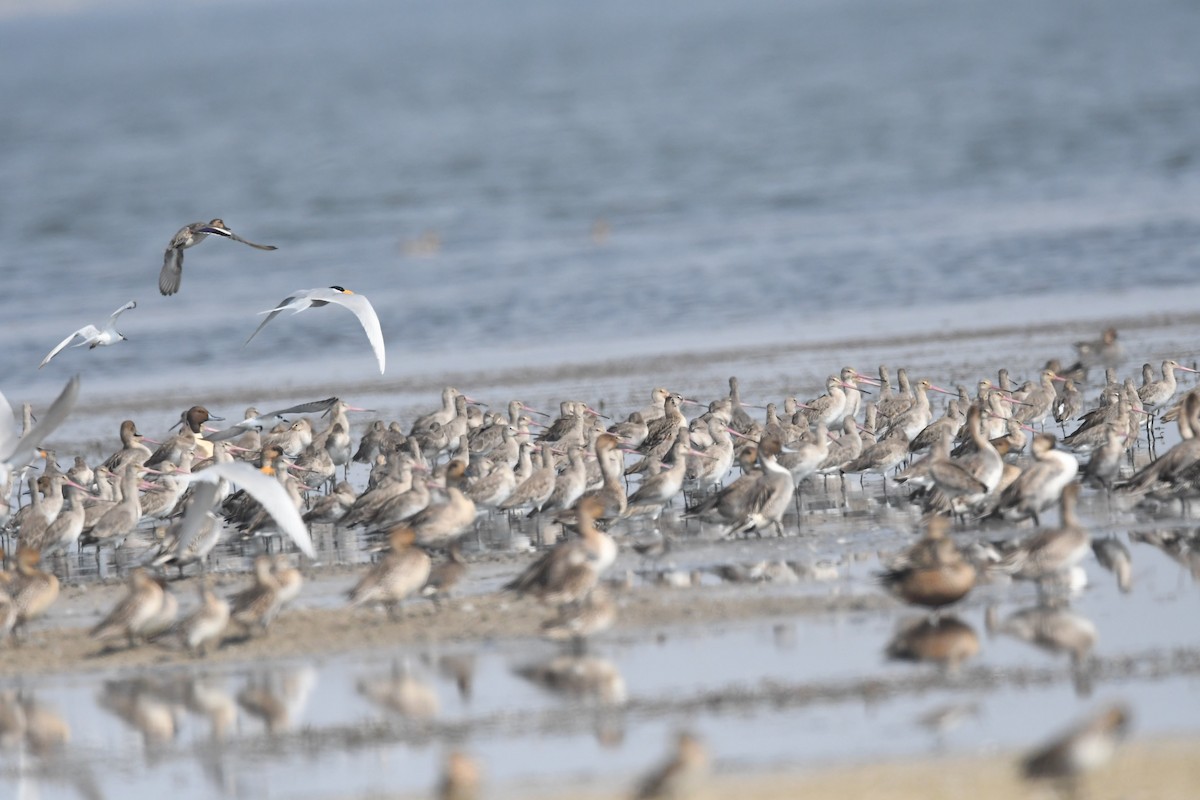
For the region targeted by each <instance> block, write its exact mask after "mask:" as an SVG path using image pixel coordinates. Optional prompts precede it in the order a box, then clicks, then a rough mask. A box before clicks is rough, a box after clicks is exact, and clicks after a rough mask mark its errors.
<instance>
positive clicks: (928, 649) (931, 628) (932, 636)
mask: <svg viewBox="0 0 1200 800" xmlns="http://www.w3.org/2000/svg"><path fill="white" fill-rule="evenodd" d="M884 652H885V653H886V654H887V657H888V658H890V659H893V660H896V661H917V662H922V663H929V664H937V665H938V666H939V667H941V668H942V669H945V670H946V671H948V672H953V671H955V670H957V669H958V667H959V666H960V665H961V664H962V663H963V662H964V661H967V660H968V659H971V658H974V657H975V656H977V655H979V636H978V634H976V633H975V629H974V628H972V627H971V626H970V625H968V624H967V623H965V622H963V621H962V620H961V619H959V618H958V617H954V616H941V617H939V618H937V619H934V618H931V617H919V618H913V619H909V620H906V621H904V622H901V624H900V627H899V629H898V630H897V631H896V634H895V635H894V636H893V637H892V640H891V641H890V642H888V644H887V648H886V649H885V650H884Z"/></svg>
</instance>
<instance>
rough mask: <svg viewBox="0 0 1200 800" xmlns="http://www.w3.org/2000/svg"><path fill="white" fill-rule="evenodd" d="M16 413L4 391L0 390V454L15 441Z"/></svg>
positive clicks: (14, 443)
mask: <svg viewBox="0 0 1200 800" xmlns="http://www.w3.org/2000/svg"><path fill="white" fill-rule="evenodd" d="M17 438H18V437H17V415H16V414H14V413H13V407H12V406H11V405H9V403H8V398H7V397H5V396H4V392H0V454H3V453H7V452H8V451H9V450H10V449H12V448H13V447H14V446H15V445H16V443H17Z"/></svg>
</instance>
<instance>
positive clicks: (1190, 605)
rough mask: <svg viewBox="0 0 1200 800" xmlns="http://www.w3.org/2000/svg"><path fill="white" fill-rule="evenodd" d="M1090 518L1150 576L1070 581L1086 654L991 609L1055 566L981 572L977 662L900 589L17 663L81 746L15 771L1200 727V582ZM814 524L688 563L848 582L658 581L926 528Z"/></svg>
mask: <svg viewBox="0 0 1200 800" xmlns="http://www.w3.org/2000/svg"><path fill="white" fill-rule="evenodd" d="M1084 514H1085V523H1086V524H1087V525H1088V527H1089V529H1091V530H1092V532H1093V534H1094V535H1097V536H1099V535H1107V534H1109V533H1115V534H1117V535H1118V537H1119V538H1120V539H1121V540H1122V541H1124V542H1126V544H1127V546H1128V547H1129V548H1130V550H1131V553H1132V557H1133V564H1134V584H1133V590H1132V592H1131V593H1129V594H1123V593H1121V592H1120V591H1119V590H1118V588H1117V586H1116V582H1115V580H1114V579H1113V576H1112V575H1111V574H1109V573H1107V572H1105V571H1104V570H1102V569H1101V568H1100V567H1099V566H1098V565H1097V564H1096V562H1095V561H1093V560H1090V559H1089V561H1088V562H1086V571H1087V573H1088V578H1089V585H1088V586H1087V588H1086V589H1084V590H1083V591H1082V592H1081V593H1079V594H1077V595H1076V596H1075V597H1073V598H1072V599H1071V601H1070V606H1069V613H1071V614H1073V615H1075V616H1076V617H1077V618H1079V619H1081V620H1083V621H1084V622H1083V623H1082V624H1087V623H1090V624H1091V625H1093V626H1094V628H1095V630H1096V633H1097V638H1096V644H1095V646H1094V648H1093V649H1092V650H1091V652H1090V653H1089V654H1088V655H1087V657H1086V658H1085V659H1084V660H1083V661H1081V662H1080V663H1079V664H1078V665H1077V666H1072V664H1071V661H1070V658H1069V657H1068V655H1067V654H1065V653H1063V652H1054V651H1049V650H1045V649H1042V648H1038V647H1035V646H1034V645H1032V644H1030V643H1028V642H1024V641H1020V640H1018V639H1016V638H1014V637H1013V636H1011V635H1005V634H1003V633H998V632H993V631H991V630H990V629H989V626H988V624H987V623H986V621H985V617H986V616H987V612H988V610H989V609H991V611H992V612H993V613H995V616H996V619H998V620H1000V621H1001V624H1002V625H1003V621H1004V620H1006V619H1010V618H1011V617H1012V615H1014V614H1017V613H1019V612H1021V611H1026V610H1028V609H1030V608H1033V607H1036V606H1037V605H1038V602H1039V601H1038V595H1037V593H1036V592H1035V591H1034V589H1033V587H1032V586H1029V585H1013V586H1009V585H1004V584H998V585H994V586H981V587H979V588H977V589H976V591H975V592H974V593H973V594H972V596H971V597H970V598H969V601H968V602H967V603H966V604H964V605H963V606H962V607H961V608H960V609H957V610H956V612H955V614H954V616H953V617H952V620H954V621H953V622H951V623H945V624H954V625H958V626H959V629H960V632H961V633H960V635H962V636H966V637H967V638H969V639H971V640H973V642H974V645H975V647H976V648H977V649H978V654H977V655H975V656H974V657H970V658H967V659H965V660H964V661H963V662H962V663H961V664H960V665H958V666H957V667H953V666H951V667H940V666H938V665H937V664H932V663H910V662H906V661H897V660H895V659H890V658H888V657H887V656H886V653H885V650H886V649H887V646H888V644H889V642H891V641H892V639H893V637H895V636H896V635H897V633H898V631H899V630H900V629H901V628H902V627H903V626H905V625H911V624H914V623H915V622H917V621H919V620H920V619H921V617H920V615H919V614H914V612H911V611H908V610H905V609H901V608H888V609H884V610H879V609H863V610H858V611H856V610H842V611H831V612H827V613H819V614H809V615H803V616H799V617H792V618H764V619H750V620H741V621H722V622H715V623H711V622H710V623H707V624H690V625H680V626H672V627H668V628H662V629H659V630H658V631H657V632H655V631H651V632H649V633H647V634H635V633H630V632H622V631H621V628H620V626H618V628H617V629H616V630H615V631H614V632H612V633H610V634H608V635H605V636H602V637H600V638H599V639H598V640H597V641H596V642H594V643H593V644H592V646H591V648H590V649H589V651H588V652H587V653H586V654H584V655H582V656H576V655H572V654H571V653H569V652H568V651H566V650H563V649H561V648H559V647H557V646H555V645H553V644H551V643H547V642H539V641H524V640H516V641H504V640H500V641H496V642H491V643H487V642H480V643H477V644H475V645H468V644H461V643H460V644H452V645H451V644H448V645H444V646H435V645H424V646H410V647H400V648H394V649H387V648H385V649H382V650H372V651H367V652H363V653H356V654H343V655H338V654H333V655H319V654H314V655H313V656H312V657H310V658H306V659H304V660H303V661H297V660H294V659H284V660H278V661H269V660H268V661H266V662H261V663H254V664H234V665H228V664H226V665H220V666H218V665H206V664H204V663H203V662H197V663H194V664H192V665H188V666H186V667H178V666H175V667H166V668H161V669H158V670H153V671H146V670H142V671H121V672H117V673H111V672H102V673H91V674H86V673H73V674H72V673H68V674H65V675H54V676H47V677H37V676H32V675H29V676H25V677H22V678H19V679H15V680H8V681H4V686H3V690H4V692H5V694H3V695H0V700H2V701H3V702H7V703H10V704H11V703H13V702H15V701H16V700H17V698H18V697H19V698H20V699H21V700H22V701H24V702H25V703H27V704H28V703H30V702H33V703H35V704H36V705H37V706H38V707H39V708H42V709H44V710H48V711H50V712H52V713H55V714H57V715H59V716H60V717H61V718H62V719H63V720H64V721H65V722H66V724H67V726H69V728H70V732H71V736H70V742H69V744H66V745H64V746H62V747H60V748H53V749H51V750H48V751H45V752H34V748H33V747H32V746H31V745H29V744H28V743H26V744H17V745H14V744H13V743H11V742H10V744H9V745H8V746H7V748H6V749H4V750H3V751H0V763H2V765H3V768H2V769H0V785H5V784H7V785H8V786H9V787H10V788H12V789H14V790H16V791H33V790H34V788H35V787H36V791H37V792H38V793H39V796H43V797H58V796H63V797H69V796H74V795H77V794H83V795H84V796H89V797H97V796H107V795H108V794H111V793H112V792H114V791H116V790H117V789H118V787H120V788H121V790H122V791H132V792H133V793H134V796H141V795H147V796H148V795H151V794H157V793H160V792H162V791H167V790H169V791H171V792H172V793H173V794H178V795H180V796H181V797H204V796H211V795H212V794H213V793H214V792H218V791H219V792H220V793H221V794H222V795H223V796H229V797H285V796H296V795H297V794H299V795H303V796H310V797H333V796H339V797H340V796H347V795H350V796H355V795H368V794H370V793H371V792H377V791H385V790H386V791H392V792H410V791H414V792H419V791H422V790H424V788H425V787H428V786H430V785H432V783H433V782H434V780H435V776H436V774H437V770H438V769H439V765H440V762H441V759H442V758H443V757H444V754H445V752H446V751H447V750H448V749H450V748H452V747H461V748H465V749H467V750H469V751H470V752H471V753H472V754H474V755H475V756H476V757H477V758H478V759H479V760H480V762H481V763H483V764H484V765H485V766H486V769H487V773H488V776H489V783H491V784H492V785H493V786H496V787H500V793H501V794H502V795H505V796H520V792H521V791H524V790H522V789H520V788H518V787H526V788H528V787H530V786H534V787H536V786H542V787H546V786H552V785H556V784H557V783H558V782H561V781H565V780H570V781H575V782H578V781H583V782H588V783H595V784H597V785H599V786H602V787H607V788H619V787H620V786H622V785H625V784H627V783H628V782H629V780H631V778H632V776H633V775H635V774H637V773H638V772H639V771H640V770H642V769H643V768H645V766H646V765H647V763H649V762H650V761H652V760H653V759H652V758H649V757H648V755H649V754H652V753H656V752H658V751H659V750H660V749H661V748H662V747H663V745H664V742H666V741H667V740H668V739H669V736H670V734H671V732H672V731H674V730H677V729H679V728H681V727H687V728H690V729H694V730H696V731H698V732H699V733H700V734H701V735H702V736H703V737H704V738H705V740H706V741H707V742H708V744H709V745H710V747H711V748H712V750H713V752H714V753H715V754H717V763H718V766H719V767H722V768H724V769H733V768H737V769H747V768H763V767H767V766H778V765H790V766H796V765H801V766H804V765H811V766H814V767H815V766H818V765H822V764H827V763H829V762H830V761H835V762H842V761H847V760H850V761H861V760H870V759H877V758H885V757H886V758H895V757H901V756H909V755H921V754H929V753H935V752H936V753H960V754H981V753H989V752H993V751H997V750H999V751H1009V750H1013V749H1021V748H1023V747H1026V746H1028V745H1029V744H1031V743H1032V742H1033V741H1036V740H1037V738H1039V737H1040V736H1044V735H1045V734H1046V733H1048V732H1049V731H1048V730H1042V729H1041V728H1043V727H1047V726H1048V721H1049V720H1055V719H1057V720H1059V721H1060V726H1061V723H1062V721H1064V720H1066V719H1067V718H1070V717H1072V716H1073V715H1075V714H1077V713H1078V709H1079V708H1080V707H1081V706H1083V707H1092V706H1094V705H1096V704H1097V703H1099V702H1101V701H1104V700H1111V699H1114V698H1115V699H1120V700H1122V701H1123V702H1126V703H1128V704H1130V705H1131V706H1132V707H1133V708H1134V709H1135V715H1136V725H1137V728H1136V729H1137V734H1138V736H1140V737H1155V736H1163V735H1195V734H1196V733H1197V732H1200V731H1198V729H1197V727H1196V721H1195V715H1194V713H1192V711H1193V709H1194V708H1195V705H1196V702H1197V700H1198V699H1200V678H1198V677H1197V676H1198V672H1200V651H1197V649H1196V645H1197V642H1196V639H1195V634H1194V627H1195V626H1194V624H1193V623H1194V609H1195V604H1196V601H1197V593H1198V592H1200V586H1197V584H1196V582H1195V579H1194V577H1193V576H1192V575H1191V574H1190V573H1189V572H1188V571H1186V570H1185V569H1183V568H1182V567H1180V566H1179V565H1178V564H1176V563H1175V562H1173V561H1172V560H1170V559H1169V558H1168V557H1167V556H1166V555H1164V554H1163V553H1161V552H1160V551H1159V550H1157V549H1156V548H1154V547H1151V546H1149V545H1146V544H1140V543H1138V542H1136V541H1131V540H1129V539H1128V538H1127V537H1126V536H1125V535H1124V534H1123V530H1124V528H1126V527H1127V526H1128V522H1127V521H1122V520H1120V519H1110V518H1108V517H1107V511H1106V508H1105V506H1104V504H1103V502H1102V501H1101V500H1099V499H1097V500H1096V501H1095V502H1092V503H1091V504H1089V506H1088V507H1087V508H1086V509H1085V511H1084ZM1106 519H1108V521H1106ZM811 527H812V530H811V532H810V533H809V534H807V535H805V536H801V537H798V538H788V539H784V540H778V541H775V540H763V541H749V542H744V543H741V544H734V543H724V544H713V543H705V542H702V541H696V540H694V539H687V540H682V542H681V543H680V544H678V545H677V547H676V549H675V550H674V551H672V553H671V554H670V561H671V566H674V567H677V568H680V569H685V570H686V569H692V568H707V567H711V566H713V565H715V564H717V563H730V562H735V563H736V562H745V563H749V562H753V561H755V560H759V559H763V558H769V559H789V560H809V561H811V560H813V559H814V558H816V557H822V558H826V557H827V558H828V559H829V560H831V561H835V562H836V563H837V566H838V574H837V576H836V578H834V579H832V580H830V581H824V582H811V581H809V582H804V583H801V584H797V585H778V586H769V585H746V584H739V585H729V586H718V585H716V584H715V582H712V581H706V584H705V586H704V587H702V588H698V589H691V590H667V589H653V588H649V587H643V588H637V589H635V591H677V592H679V597H680V602H686V595H687V592H689V591H697V592H724V593H728V594H730V596H731V597H732V596H734V595H735V594H736V593H743V592H754V593H784V594H792V593H800V594H808V595H814V596H832V595H846V596H855V595H871V594H873V593H876V592H877V590H876V589H875V588H874V587H873V579H872V577H871V572H872V571H873V570H874V569H876V568H877V565H878V561H877V560H876V559H875V558H873V557H872V558H862V557H861V554H862V553H863V552H864V551H870V552H873V551H874V550H875V549H883V550H887V549H894V548H895V547H898V546H902V545H903V543H904V542H906V541H908V540H909V534H908V533H907V532H906V530H905V529H899V530H898V529H896V528H889V527H881V528H874V529H873V530H872V531H866V532H864V533H870V536H867V537H864V536H862V535H859V536H856V537H851V538H848V537H847V535H846V533H847V530H848V528H849V527H850V524H848V521H838V520H831V521H828V522H821V521H819V520H815V521H813V522H812V526H811ZM622 564H624V565H626V566H629V567H636V566H637V560H636V558H635V557H634V556H632V555H628V554H627V555H626V556H623V560H622ZM349 580H351V578H350V577H347V578H346V579H335V580H333V581H332V583H331V582H330V581H329V580H328V579H326V580H325V581H324V584H325V586H324V587H323V588H322V589H318V590H317V591H315V592H314V593H311V594H310V593H308V592H306V594H305V596H304V600H303V602H304V603H305V604H306V605H309V606H314V607H319V606H321V605H323V603H324V601H323V600H322V597H324V596H326V595H328V596H331V597H332V596H335V595H336V593H337V592H335V591H334V590H337V591H340V589H339V588H338V587H341V589H344V588H345V587H344V586H342V583H348V582H349ZM319 583H321V582H318V584H319ZM475 588H476V589H478V588H479V586H478V585H476V587H475ZM479 602H491V600H490V599H489V598H488V597H487V596H480V598H479ZM433 619H436V618H433ZM362 624H368V625H369V624H375V623H372V622H370V621H366V620H364V622H363V623H362ZM568 667H569V669H570V670H571V671H573V672H577V673H578V672H582V673H585V674H590V675H592V676H593V677H592V678H591V679H587V680H583V681H581V682H580V683H577V684H576V685H575V686H574V688H571V687H570V686H569V685H564V684H561V683H560V684H559V686H558V688H548V687H545V686H541V685H539V684H538V682H536V681H535V680H533V679H531V678H529V677H526V676H525V674H524V673H527V672H529V671H530V670H531V669H532V670H533V671H535V672H536V671H539V670H540V671H545V670H547V669H559V670H561V669H567V668H568ZM560 681H561V679H560ZM951 708H953V709H957V716H956V718H955V721H954V722H952V723H950V724H949V725H948V726H947V729H946V730H944V731H941V732H939V731H938V730H937V729H934V728H929V727H927V726H925V725H923V724H922V723H921V721H920V720H921V718H923V717H924V716H926V715H928V714H930V713H936V712H939V711H945V710H947V709H951ZM1035 723H1036V725H1035ZM849 742H853V743H854V744H853V747H849V746H848V743H849ZM81 787H86V788H81ZM506 793H515V794H506Z"/></svg>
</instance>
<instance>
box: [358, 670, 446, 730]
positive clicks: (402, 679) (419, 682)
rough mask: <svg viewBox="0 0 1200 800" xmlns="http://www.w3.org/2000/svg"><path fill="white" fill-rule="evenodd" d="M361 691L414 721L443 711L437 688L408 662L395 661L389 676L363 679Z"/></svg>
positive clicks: (361, 680) (426, 718) (359, 682)
mask: <svg viewBox="0 0 1200 800" xmlns="http://www.w3.org/2000/svg"><path fill="white" fill-rule="evenodd" d="M357 688H358V693H359V694H361V695H362V696H363V697H365V698H367V699H368V700H370V701H371V702H372V703H374V704H375V705H377V706H381V707H382V708H384V709H386V710H388V711H391V712H394V713H396V714H399V715H400V716H402V717H406V718H408V719H413V720H432V719H435V718H436V717H437V716H438V714H439V713H441V702H440V700H439V699H438V695H437V690H436V689H435V688H434V687H433V685H432V684H431V683H430V682H429V681H428V680H426V679H424V678H423V677H421V676H419V675H416V674H415V673H414V672H413V670H412V669H410V668H409V667H408V666H407V665H404V666H401V665H399V664H394V665H393V666H392V670H391V672H390V673H389V674H388V675H384V676H379V677H374V678H360V679H359V681H358V684H357Z"/></svg>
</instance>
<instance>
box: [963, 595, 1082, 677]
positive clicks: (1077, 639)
mask: <svg viewBox="0 0 1200 800" xmlns="http://www.w3.org/2000/svg"><path fill="white" fill-rule="evenodd" d="M986 621H987V630H988V634H989V635H991V636H996V635H1004V636H1010V637H1012V638H1014V639H1019V640H1021V641H1023V642H1028V643H1029V644H1031V645H1033V646H1034V647H1037V648H1038V649H1040V650H1044V651H1046V652H1047V653H1051V654H1053V655H1060V654H1064V653H1065V654H1066V655H1068V656H1069V657H1070V659H1071V673H1072V678H1073V680H1074V684H1075V691H1076V693H1077V694H1078V695H1080V696H1081V697H1082V696H1086V695H1088V694H1090V692H1091V666H1092V664H1091V654H1092V649H1093V648H1094V647H1095V646H1096V626H1095V625H1094V624H1093V623H1092V621H1091V620H1090V619H1088V618H1087V617H1085V616H1083V615H1082V614H1079V613H1077V612H1075V611H1072V610H1071V609H1070V608H1069V607H1067V606H1066V605H1039V606H1032V607H1030V608H1025V609H1021V610H1020V611H1015V612H1013V613H1012V614H1010V615H1009V616H1008V617H1006V618H1004V619H1003V620H1001V619H1000V614H999V611H998V610H997V609H996V607H995V606H991V607H989V608H988V610H987V614H986Z"/></svg>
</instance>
